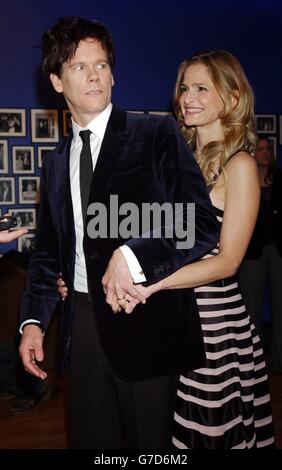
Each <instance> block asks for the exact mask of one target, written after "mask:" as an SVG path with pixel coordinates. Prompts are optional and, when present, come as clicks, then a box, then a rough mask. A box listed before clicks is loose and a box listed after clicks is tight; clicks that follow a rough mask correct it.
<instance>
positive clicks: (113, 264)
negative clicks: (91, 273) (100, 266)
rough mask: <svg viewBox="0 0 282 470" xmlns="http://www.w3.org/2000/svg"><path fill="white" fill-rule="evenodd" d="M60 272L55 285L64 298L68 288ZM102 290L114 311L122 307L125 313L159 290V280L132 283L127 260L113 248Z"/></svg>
mask: <svg viewBox="0 0 282 470" xmlns="http://www.w3.org/2000/svg"><path fill="white" fill-rule="evenodd" d="M61 276H62V274H61V273H60V277H59V279H58V280H57V286H58V291H59V294H60V295H61V299H62V300H65V299H66V297H67V295H68V288H67V286H66V284H65V282H64V280H63V279H62V277H61ZM102 284H103V290H104V292H105V294H106V302H107V303H108V304H109V305H110V306H111V308H112V310H113V312H114V313H118V312H120V311H121V310H122V309H123V310H124V311H125V313H132V312H133V310H134V308H135V307H136V305H138V304H139V303H143V304H145V303H146V299H147V298H148V297H150V296H151V295H152V294H153V293H155V292H157V291H158V290H160V289H161V288H162V287H161V282H158V283H156V284H152V285H151V286H148V287H144V286H142V284H138V285H134V284H133V281H132V277H131V274H130V271H129V269H128V265H127V262H126V260H125V258H124V256H123V254H122V252H121V251H120V250H115V251H114V253H113V256H112V258H111V260H110V262H109V264H108V267H107V270H106V272H105V274H104V276H103V278H102Z"/></svg>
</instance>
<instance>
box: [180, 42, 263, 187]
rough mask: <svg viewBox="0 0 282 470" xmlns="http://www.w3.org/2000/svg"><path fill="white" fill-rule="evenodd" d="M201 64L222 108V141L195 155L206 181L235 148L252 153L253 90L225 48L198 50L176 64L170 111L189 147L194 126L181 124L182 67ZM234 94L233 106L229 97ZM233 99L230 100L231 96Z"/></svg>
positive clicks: (254, 140) (192, 143)
mask: <svg viewBox="0 0 282 470" xmlns="http://www.w3.org/2000/svg"><path fill="white" fill-rule="evenodd" d="M194 64H204V65H205V66H206V67H207V69H208V72H209V75H210V77H211V80H212V82H213V84H214V86H215V88H216V90H217V92H218V94H219V96H220V97H221V99H222V101H223V104H224V109H223V112H222V114H221V116H220V119H221V124H222V129H223V133H224V139H223V141H213V142H209V143H208V144H207V145H205V147H204V148H203V149H202V152H201V154H200V155H196V159H197V161H198V163H199V166H200V168H201V170H202V172H203V175H204V178H205V180H206V183H207V184H208V185H210V184H213V183H215V180H216V178H217V176H218V174H219V173H220V172H221V171H222V172H223V174H225V172H224V166H225V165H226V162H227V161H228V159H229V158H230V157H231V155H233V154H234V153H235V152H236V151H238V150H245V151H247V152H249V153H250V154H251V155H253V154H254V152H255V148H256V143H257V138H256V131H255V125H254V94H253V91H252V88H251V86H250V84H249V82H248V79H247V77H246V75H245V73H244V70H243V68H242V66H241V64H240V63H239V62H238V60H237V59H236V58H235V57H234V56H233V55H232V54H230V53H229V52H227V51H221V50H214V51H207V52H200V53H197V54H195V55H193V56H192V57H191V58H190V59H186V60H185V61H184V62H182V64H181V65H180V67H179V70H178V76H177V82H176V86H175V93H174V111H175V114H176V117H177V119H178V121H179V124H180V127H181V131H182V133H183V135H184V138H185V140H186V142H187V143H188V145H189V146H190V147H191V149H192V150H193V151H195V147H196V129H195V127H188V126H186V125H185V122H184V117H183V114H182V112H181V108H180V105H179V98H180V95H181V85H182V83H183V76H184V73H185V70H186V69H187V67H189V66H190V65H194ZM232 96H233V97H234V98H235V102H236V104H235V106H234V103H232V99H231V97H232ZM233 102H234V100H233Z"/></svg>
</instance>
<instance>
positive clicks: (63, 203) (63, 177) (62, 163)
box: [54, 132, 74, 244]
mask: <svg viewBox="0 0 282 470" xmlns="http://www.w3.org/2000/svg"><path fill="white" fill-rule="evenodd" d="M71 141H72V132H71V133H70V135H69V137H68V139H67V140H66V141H65V142H64V143H63V144H62V146H61V147H60V148H59V149H58V155H57V158H56V159H55V175H54V176H55V178H56V191H57V200H58V203H59V206H60V214H61V222H62V227H63V232H64V236H65V239H66V240H67V241H68V242H69V243H70V244H71V242H72V241H73V236H74V220H73V208H72V199H71V188H70V165H69V161H70V146H71Z"/></svg>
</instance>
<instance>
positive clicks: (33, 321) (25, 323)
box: [19, 318, 41, 335]
mask: <svg viewBox="0 0 282 470" xmlns="http://www.w3.org/2000/svg"><path fill="white" fill-rule="evenodd" d="M28 323H32V324H33V325H34V324H35V323H39V325H41V323H40V321H38V320H33V318H30V319H29V320H26V321H24V322H23V323H22V324H21V326H20V329H19V332H20V334H21V335H22V334H23V327H24V326H25V325H27V324H28Z"/></svg>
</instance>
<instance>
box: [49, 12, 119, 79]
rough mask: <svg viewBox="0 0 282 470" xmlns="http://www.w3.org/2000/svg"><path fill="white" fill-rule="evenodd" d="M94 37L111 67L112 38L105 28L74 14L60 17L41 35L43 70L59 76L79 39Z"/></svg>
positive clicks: (113, 57) (112, 53) (113, 61)
mask: <svg viewBox="0 0 282 470" xmlns="http://www.w3.org/2000/svg"><path fill="white" fill-rule="evenodd" d="M87 38H92V39H96V40H97V41H98V42H99V43H100V44H101V46H102V48H103V49H104V50H105V51H106V53H107V56H108V61H109V65H110V67H111V69H113V67H114V64H115V51H114V43H113V38H112V36H111V34H110V32H109V31H108V30H107V28H106V27H105V26H104V25H102V24H101V23H99V22H98V21H96V20H86V19H84V18H78V17H74V16H65V17H63V18H60V19H59V20H58V21H57V23H56V24H55V25H54V26H53V27H52V28H50V29H49V30H48V31H46V33H44V35H43V37H42V56H43V64H42V70H43V72H44V73H45V74H46V75H47V76H49V75H50V74H51V73H54V74H55V75H57V76H58V77H60V76H61V72H62V66H63V64H64V62H68V61H70V60H71V59H72V58H73V57H74V55H75V53H76V50H77V48H78V45H79V43H80V41H84V40H85V39H87Z"/></svg>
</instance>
